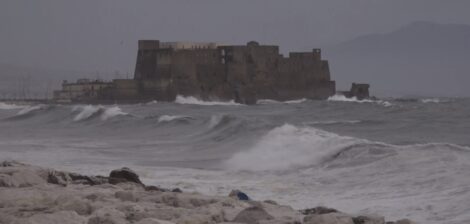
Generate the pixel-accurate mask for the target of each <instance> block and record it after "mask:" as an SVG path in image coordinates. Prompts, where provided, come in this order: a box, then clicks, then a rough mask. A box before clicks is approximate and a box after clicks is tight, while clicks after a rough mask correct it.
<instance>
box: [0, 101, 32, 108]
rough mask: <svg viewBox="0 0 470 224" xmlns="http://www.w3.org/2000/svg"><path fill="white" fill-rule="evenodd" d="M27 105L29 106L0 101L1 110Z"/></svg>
mask: <svg viewBox="0 0 470 224" xmlns="http://www.w3.org/2000/svg"><path fill="white" fill-rule="evenodd" d="M25 107H28V106H24V105H16V104H10V103H4V102H0V109H1V110H14V109H23V108H25Z"/></svg>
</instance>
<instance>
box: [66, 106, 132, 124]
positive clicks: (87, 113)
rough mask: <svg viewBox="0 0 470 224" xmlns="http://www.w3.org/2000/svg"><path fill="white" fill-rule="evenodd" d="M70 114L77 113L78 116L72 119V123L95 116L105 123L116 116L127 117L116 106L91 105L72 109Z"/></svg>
mask: <svg viewBox="0 0 470 224" xmlns="http://www.w3.org/2000/svg"><path fill="white" fill-rule="evenodd" d="M72 112H78V114H77V115H75V117H74V118H73V120H74V121H84V120H88V119H91V118H94V117H97V116H100V118H101V120H103V121H106V120H108V119H110V118H113V117H116V116H120V115H128V113H124V112H123V111H122V110H121V108H120V107H118V106H113V107H109V108H106V107H104V106H93V105H86V106H75V107H73V109H72Z"/></svg>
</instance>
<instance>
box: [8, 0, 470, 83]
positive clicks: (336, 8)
mask: <svg viewBox="0 0 470 224" xmlns="http://www.w3.org/2000/svg"><path fill="white" fill-rule="evenodd" d="M469 9H470V1H467V0H460V1H457V0H446V1H443V0H393V1H392V0H388V1H385V0H383V1H382V0H323V1H314V0H305V1H304V0H295V1H294V0H293V1H286V0H231V1H229V0H198V1H195V0H188V1H182V0H134V1H129V0H80V1H76V0H41V1H38V0H29V1H28V0H2V1H1V3H0V34H1V35H0V63H3V64H15V65H21V66H40V67H47V68H59V69H73V70H80V71H91V72H95V71H100V72H115V71H118V72H120V73H127V72H129V73H131V74H132V73H133V67H134V63H135V55H136V47H137V40H138V39H160V40H166V41H192V40H194V41H216V42H222V43H245V42H247V41H249V40H258V41H260V42H262V43H269V44H278V45H281V50H282V51H283V52H287V51H291V50H310V49H311V48H313V47H325V46H329V45H334V44H337V43H339V42H342V41H346V40H349V39H351V38H354V37H357V36H360V35H364V34H370V33H381V32H388V31H392V30H394V29H397V28H399V27H401V26H404V25H406V24H409V23H411V22H413V21H432V22H438V23H458V24H470V13H469V11H468V10H469Z"/></svg>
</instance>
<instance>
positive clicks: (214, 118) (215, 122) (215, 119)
mask: <svg viewBox="0 0 470 224" xmlns="http://www.w3.org/2000/svg"><path fill="white" fill-rule="evenodd" d="M223 118H224V117H223V115H220V114H218V115H212V116H211V119H210V120H209V128H214V127H215V126H217V125H218V124H219V123H220V122H221V121H222V119H223Z"/></svg>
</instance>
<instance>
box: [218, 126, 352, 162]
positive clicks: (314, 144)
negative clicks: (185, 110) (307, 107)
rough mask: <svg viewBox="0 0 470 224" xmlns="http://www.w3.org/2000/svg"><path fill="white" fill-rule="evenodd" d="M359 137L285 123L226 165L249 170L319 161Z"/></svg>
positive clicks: (232, 158)
mask: <svg viewBox="0 0 470 224" xmlns="http://www.w3.org/2000/svg"><path fill="white" fill-rule="evenodd" d="M358 141H360V140H358V139H354V138H351V137H343V136H339V135H336V134H334V133H330V132H326V131H322V130H319V129H316V128H311V127H303V128H299V127H296V126H293V125H290V124H285V125H283V126H280V127H277V128H274V129H273V130H271V131H269V132H268V133H267V134H266V135H265V136H263V137H262V138H261V139H260V140H259V141H258V142H257V143H256V144H255V145H254V146H253V147H252V148H251V149H249V150H248V151H243V152H239V153H237V154H235V155H234V156H233V157H231V158H230V159H229V160H228V161H226V165H227V167H228V168H229V169H235V170H250V171H267V170H286V169H291V168H295V167H299V166H310V165H318V164H320V163H321V162H322V161H324V160H325V159H326V158H328V157H331V156H332V155H334V154H336V153H338V152H339V151H341V150H343V149H344V148H345V147H347V146H350V145H352V144H356V143H357V142H358Z"/></svg>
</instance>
